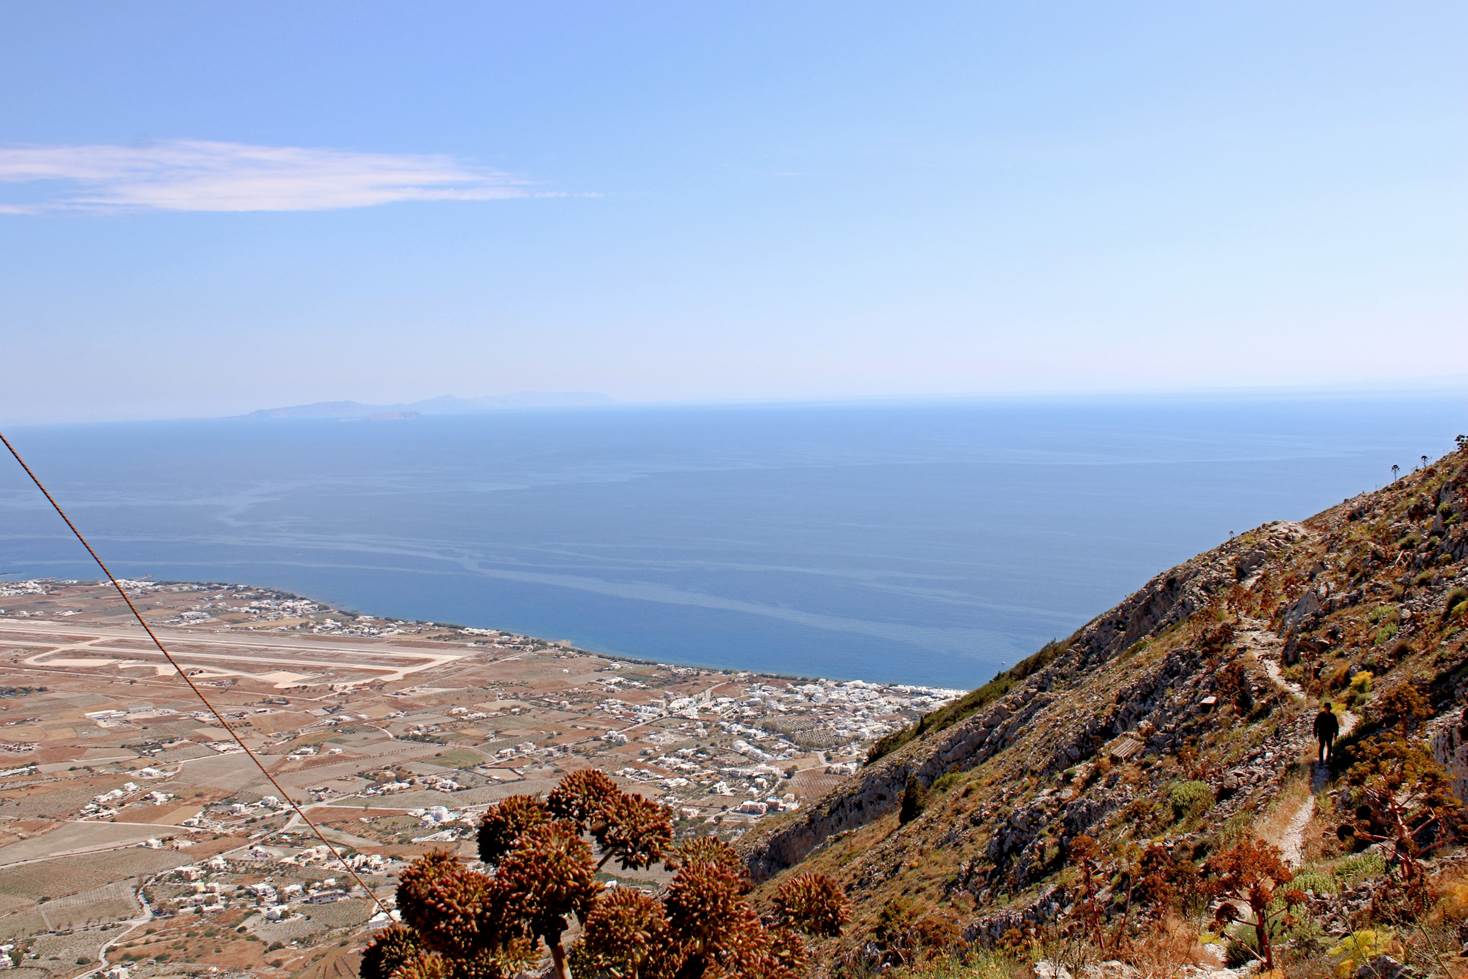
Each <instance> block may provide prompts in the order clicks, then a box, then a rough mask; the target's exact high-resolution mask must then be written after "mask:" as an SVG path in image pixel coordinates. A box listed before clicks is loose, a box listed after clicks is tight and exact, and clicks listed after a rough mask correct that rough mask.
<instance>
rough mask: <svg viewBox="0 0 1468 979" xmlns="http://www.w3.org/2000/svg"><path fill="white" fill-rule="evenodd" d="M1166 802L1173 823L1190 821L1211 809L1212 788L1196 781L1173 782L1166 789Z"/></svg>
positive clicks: (1205, 783)
mask: <svg viewBox="0 0 1468 979" xmlns="http://www.w3.org/2000/svg"><path fill="white" fill-rule="evenodd" d="M1167 801H1168V804H1169V805H1171V806H1172V818H1173V819H1174V820H1175V821H1177V820H1186V819H1192V818H1194V817H1197V816H1201V815H1203V814H1204V813H1205V812H1207V811H1208V810H1209V809H1211V808H1213V787H1212V786H1211V785H1209V784H1208V783H1207V782H1199V781H1197V780H1196V779H1190V780H1188V781H1186V782H1173V783H1171V784H1169V785H1168V787H1167Z"/></svg>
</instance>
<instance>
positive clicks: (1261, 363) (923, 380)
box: [0, 3, 1468, 423]
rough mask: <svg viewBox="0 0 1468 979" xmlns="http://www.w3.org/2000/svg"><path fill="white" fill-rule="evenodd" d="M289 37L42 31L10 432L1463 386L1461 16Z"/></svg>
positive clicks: (536, 11)
mask: <svg viewBox="0 0 1468 979" xmlns="http://www.w3.org/2000/svg"><path fill="white" fill-rule="evenodd" d="M254 9H255V11H256V13H257V16H251V17H241V16H238V14H237V12H235V11H231V10H227V9H224V8H215V7H200V6H196V5H187V4H168V3H161V4H147V5H129V4H117V5H105V6H97V5H91V6H84V5H69V4H64V3H63V4H52V5H46V6H31V7H20V8H17V9H15V10H14V11H12V12H11V17H10V22H9V24H8V27H9V28H10V29H9V30H8V31H7V33H6V37H5V39H4V40H0V51H3V53H4V55H5V57H4V58H0V82H3V83H4V84H5V86H6V90H7V91H9V92H11V93H12V97H11V98H9V99H7V100H5V102H4V104H3V105H0V133H3V134H4V136H3V138H0V255H3V257H4V259H5V261H4V267H5V270H6V272H5V276H6V277H5V283H4V285H5V288H4V289H3V290H0V322H3V323H4V324H5V326H4V330H5V350H6V357H7V362H8V363H9V364H10V365H19V366H20V367H21V368H23V369H20V370H15V369H12V370H11V371H10V372H9V374H8V375H7V384H6V387H5V389H4V394H3V395H0V419H5V420H6V421H7V422H10V423H18V422H49V421H79V420H111V419H145V418H178V417H201V416H220V415H231V414H239V413H243V412H247V411H250V410H254V409H257V408H263V407H271V406H278V405H291V404H299V403H306V402H313V401H332V400H358V401H369V402H374V403H381V402H400V401H413V400H417V399H420V398H425V397H431V396H434V395H438V394H442V393H445V392H458V393H460V394H463V395H476V394H483V393H503V392H512V391H592V392H599V393H603V394H605V395H607V396H609V397H611V398H613V399H615V400H617V401H619V402H632V403H689V402H694V403H707V402H771V401H776V402H787V401H810V400H815V401H828V400H857V399H869V398H879V399H890V398H901V399H909V398H926V397H943V398H954V397H988V396H996V395H1001V396H1012V395H1024V396H1032V395H1040V396H1043V395H1046V394H1054V393H1067V394H1100V393H1106V394H1111V393H1117V392H1127V393H1134V394H1140V393H1148V392H1157V391H1187V390H1200V389H1207V390H1226V389H1280V388H1316V387H1333V388H1352V387H1354V388H1362V387H1379V386H1386V387H1398V388H1400V387H1405V386H1409V385H1412V384H1414V383H1429V384H1431V385H1437V386H1441V385H1444V384H1450V383H1455V384H1457V385H1459V386H1462V378H1461V375H1460V376H1459V378H1457V379H1456V380H1455V381H1451V382H1450V381H1449V380H1448V379H1446V378H1444V377H1442V376H1441V375H1442V374H1443V373H1444V372H1445V371H1449V370H1459V368H1458V366H1457V365H1459V364H1463V363H1468V329H1464V327H1463V324H1464V322H1465V321H1468V275H1465V274H1464V257H1465V254H1468V248H1465V246H1468V220H1465V219H1468V193H1465V190H1468V177H1465V174H1468V167H1465V163H1468V116H1465V115H1464V113H1463V112H1462V105H1461V93H1462V92H1463V91H1465V90H1468V62H1465V61H1464V59H1463V58H1462V57H1461V51H1460V50H1459V48H1460V45H1459V44H1458V42H1457V39H1458V38H1460V37H1462V36H1463V35H1464V34H1465V32H1468V8H1464V7H1462V6H1461V5H1453V4H1427V5H1419V6H1414V7H1413V8H1411V9H1409V10H1403V9H1387V8H1382V7H1379V6H1376V5H1370V4H1352V3H1346V4H1340V3H1332V4H1324V3H1303V4H1294V5H1290V6H1288V7H1284V8H1281V7H1279V6H1278V5H1274V4H1263V3H1243V4H1234V5H1228V6H1226V7H1213V8H1202V7H1199V8H1186V9H1181V8H1173V7H1168V6H1164V5H1152V4H1144V3H1137V4H1128V5H1123V6H1121V7H1108V8H1105V9H1102V8H1094V7H1089V6H1087V5H1081V4H1073V5H1067V4H1061V5H1058V6H1050V7H1046V8H1043V9H1042V8H1003V7H985V6H982V5H974V4H964V3H936V4H930V5H924V6H923V7H922V8H920V9H917V10H911V11H903V12H902V14H901V16H898V15H896V14H895V13H894V12H893V10H892V9H891V8H890V7H888V6H885V5H879V4H840V5H836V4H827V3H817V4H810V5H803V6H800V7H789V6H788V5H774V4H767V5H755V6H752V7H740V8H717V7H699V8H696V9H690V8H687V7H686V6H684V5H676V4H650V5H644V6H640V7H638V8H636V9H633V10H629V9H625V8H606V7H603V6H599V5H594V4H569V5H564V6H558V7H556V8H554V9H552V8H494V9H491V8H484V7H474V6H465V7H461V8H458V9H457V11H456V14H455V16H453V17H440V18H430V17H426V16H424V15H423V13H422V12H421V11H418V10H415V9H409V8H401V7H395V6H391V5H381V4H370V3H369V4H350V5H349V4H345V3H322V4H314V5H312V6H310V7H309V8H302V7H299V6H298V5H287V4H274V5H272V4H266V5H264V7H256V8H254ZM1434 375H1436V377H1435V378H1434ZM1423 379H1429V380H1427V381H1425V382H1424V381H1423Z"/></svg>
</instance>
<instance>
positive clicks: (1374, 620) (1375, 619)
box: [1366, 605, 1400, 625]
mask: <svg viewBox="0 0 1468 979" xmlns="http://www.w3.org/2000/svg"><path fill="white" fill-rule="evenodd" d="M1399 616H1400V613H1399V612H1398V611H1397V607H1396V606H1395V605H1378V606H1376V608H1374V609H1372V610H1371V611H1370V612H1369V613H1367V616H1366V621H1368V622H1370V623H1371V624H1372V625H1377V624H1378V623H1381V622H1396V621H1397V619H1398V618H1399Z"/></svg>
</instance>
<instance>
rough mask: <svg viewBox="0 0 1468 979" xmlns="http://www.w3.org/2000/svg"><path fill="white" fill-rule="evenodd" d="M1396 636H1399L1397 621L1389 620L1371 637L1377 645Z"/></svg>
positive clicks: (1387, 641)
mask: <svg viewBox="0 0 1468 979" xmlns="http://www.w3.org/2000/svg"><path fill="white" fill-rule="evenodd" d="M1395 638H1397V624H1396V623H1395V622H1388V623H1387V624H1386V625H1384V626H1382V627H1381V628H1380V629H1377V630H1376V634H1375V635H1374V636H1372V637H1371V640H1372V642H1374V643H1376V645H1378V646H1381V645H1384V644H1386V643H1389V642H1391V641H1392V640H1393V639H1395Z"/></svg>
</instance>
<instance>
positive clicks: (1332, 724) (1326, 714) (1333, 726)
mask: <svg viewBox="0 0 1468 979" xmlns="http://www.w3.org/2000/svg"><path fill="white" fill-rule="evenodd" d="M1340 733H1341V722H1340V721H1338V720H1336V716H1335V714H1333V713H1331V712H1330V711H1328V710H1323V711H1321V712H1320V713H1319V714H1316V715H1315V737H1317V738H1319V739H1320V740H1321V741H1334V740H1335V737H1336V735H1337V734H1340Z"/></svg>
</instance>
